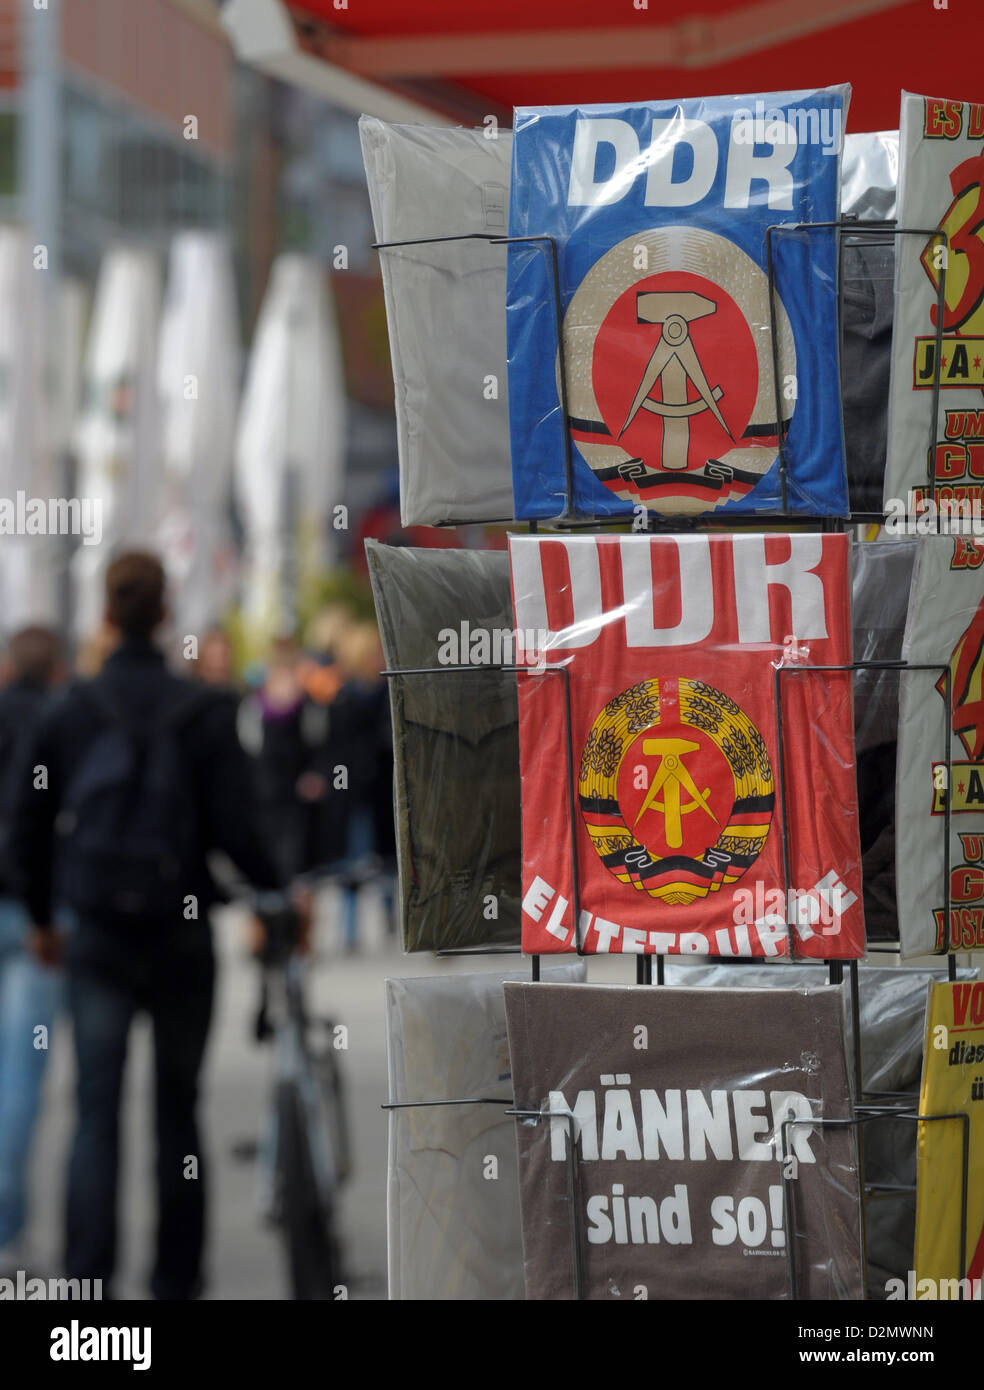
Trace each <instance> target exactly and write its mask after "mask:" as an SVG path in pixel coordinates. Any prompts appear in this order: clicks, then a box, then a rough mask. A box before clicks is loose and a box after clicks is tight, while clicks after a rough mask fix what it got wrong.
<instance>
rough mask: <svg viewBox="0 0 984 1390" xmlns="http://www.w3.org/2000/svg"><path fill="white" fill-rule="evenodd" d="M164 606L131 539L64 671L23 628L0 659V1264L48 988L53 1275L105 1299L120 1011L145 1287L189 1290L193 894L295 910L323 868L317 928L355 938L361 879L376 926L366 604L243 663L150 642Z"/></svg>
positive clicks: (380, 748) (380, 874)
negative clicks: (135, 1071) (331, 915)
mask: <svg viewBox="0 0 984 1390" xmlns="http://www.w3.org/2000/svg"><path fill="white" fill-rule="evenodd" d="M165 624H166V606H165V601H164V577H163V570H162V569H161V567H160V565H159V562H158V561H157V560H156V558H155V557H153V556H149V555H144V554H131V555H129V556H123V557H121V558H119V559H118V560H117V561H116V562H114V565H112V566H111V567H110V570H109V573H108V575H107V605H106V621H105V624H104V627H103V628H102V630H101V631H100V632H99V633H97V634H95V635H94V636H93V638H92V640H91V641H90V642H88V643H86V644H85V645H84V646H83V647H82V649H81V650H80V651H79V652H78V654H77V657H76V661H75V663H74V664H75V670H74V672H73V671H72V669H71V666H70V664H69V663H68V661H67V659H66V654H65V647H64V644H63V642H62V640H61V639H60V637H59V635H58V634H57V633H55V632H53V631H50V630H49V629H47V628H43V627H30V628H25V629H24V630H22V631H19V632H16V633H14V634H12V635H11V636H10V637H9V639H8V641H7V643H6V647H5V650H4V654H3V658H2V663H0V1274H3V1273H5V1272H6V1271H7V1270H8V1269H10V1270H16V1269H18V1268H23V1267H24V1262H25V1258H26V1256H25V1251H24V1247H23V1239H22V1238H23V1234H24V1231H25V1228H26V1225H27V1211H26V1197H25V1194H26V1176H27V1169H28V1162H29V1153H30V1145H31V1139H32V1134H33V1131H34V1128H35V1124H36V1120H37V1116H38V1109H39V1105H40V1098H41V1087H42V1079H43V1073H44V1067H45V1060H46V1058H47V1055H48V1040H49V1035H50V1033H51V1032H52V1030H53V1029H54V1028H55V1026H56V1020H57V1017H58V1014H59V1012H60V1011H61V1010H62V1008H63V1007H64V1006H67V1009H68V1012H69V1014H70V1016H71V1021H72V1032H73V1036H74V1042H75V1052H76V1063H77V1101H78V1121H77V1128H76V1135H75V1142H74V1146H73V1150H72V1156H71V1162H70V1168H69V1176H68V1202H67V1218H66V1272H67V1274H68V1277H69V1278H88V1279H93V1278H99V1279H102V1280H103V1281H104V1284H105V1285H106V1294H105V1296H110V1290H111V1281H112V1276H113V1272H114V1265H115V1253H116V1224H115V1223H116V1216H115V1211H116V1185H117V1165H118V1147H119V1104H120V1094H121V1085H122V1075H123V1070H124V1062H125V1054H126V1041H127V1035H128V1031H129V1027H130V1023H131V1021H132V1018H133V1016H134V1015H135V1013H137V1012H139V1011H141V1010H143V1011H146V1012H148V1013H149V1014H150V1016H151V1020H152V1024H153V1028H154V1042H155V1073H156V1075H155V1089H156V1123H157V1141H158V1173H157V1181H158V1210H159V1230H158V1250H157V1261H156V1264H155V1267H154V1272H153V1275H152V1278H151V1289H152V1292H153V1293H154V1294H155V1296H157V1297H167V1298H187V1297H194V1296H195V1295H196V1294H197V1293H198V1292H199V1291H200V1287H201V1259H202V1248H203V1242H204V1203H205V1196H204V1193H205V1183H204V1180H201V1181H199V1182H196V1183H188V1182H185V1181H183V1180H182V1169H181V1165H182V1163H183V1161H184V1159H185V1158H186V1156H187V1155H188V1154H200V1152H201V1150H200V1145H199V1143H198V1133H197V1128H196V1115H195V1111H196V1104H197V1083H198V1076H199V1072H200V1067H201V1062H202V1058H203V1055H204V1048H205V1041H206V1036H207V1032H208V1027H209V1022H210V1018H211V1009H212V997H213V987H214V961H213V956H212V947H211V938H210V932H209V926H208V920H207V919H208V909H209V908H210V906H211V905H212V904H213V903H215V902H216V901H221V900H222V899H224V898H229V897H232V896H234V895H235V894H236V893H237V892H238V891H242V890H244V889H245V890H246V891H249V890H250V888H251V890H252V891H254V892H256V893H259V894H267V895H268V896H269V895H270V894H273V895H275V896H276V895H280V897H281V898H282V899H283V900H284V901H288V900H292V901H293V902H294V903H295V904H301V905H302V907H301V911H302V915H303V914H304V913H305V912H308V911H309V910H310V906H311V902H312V899H313V898H314V896H315V895H316V892H317V889H318V886H319V885H320V884H322V883H324V882H325V881H327V880H331V881H333V882H334V884H335V885H337V887H338V888H339V889H340V890H341V891H340V897H336V898H333V901H338V902H340V903H341V912H340V920H339V921H338V923H337V930H338V939H339V941H340V943H341V944H342V946H343V947H344V949H345V950H346V951H349V952H354V951H356V950H357V949H358V947H359V905H360V901H361V899H362V893H363V890H364V888H365V886H366V885H367V884H368V883H370V882H373V883H375V884H376V885H377V886H378V888H379V889H381V893H382V899H383V902H384V905H385V909H386V919H387V928H388V930H389V931H390V932H391V933H394V932H395V922H394V916H393V901H394V886H395V885H394V872H395V835H394V824H393V790H392V778H393V751H392V738H391V730H390V720H389V700H388V695H387V690H386V683H385V680H384V679H383V677H382V676H381V671H382V668H383V665H384V661H383V656H382V651H381V648H380V643H379V636H378V632H377V630H376V627H375V624H373V623H372V622H368V621H365V620H364V619H362V618H360V617H359V615H358V614H357V613H356V611H355V610H354V608H353V607H351V606H349V605H348V604H345V603H335V604H333V605H331V606H329V607H326V608H325V609H323V610H322V611H321V612H320V613H318V615H317V616H316V618H315V619H314V620H313V622H311V623H310V624H309V626H308V629H307V630H306V632H305V633H304V634H303V639H301V638H297V637H286V636H285V637H281V638H278V639H276V640H275V641H273V642H272V644H271V646H270V649H269V651H268V653H267V655H266V659H265V660H264V661H262V662H261V663H255V664H253V665H251V666H249V667H247V669H246V670H244V671H240V670H238V669H237V662H236V660H235V655H234V644H233V642H232V640H231V639H230V636H229V634H228V633H227V632H226V631H225V629H223V628H221V627H215V628H212V629H210V630H209V631H207V632H205V633H203V634H201V635H200V636H198V637H196V638H195V639H194V640H193V641H191V642H190V643H189V641H188V636H187V635H185V637H184V638H183V640H182V646H181V650H180V651H179V652H177V653H175V654H174V655H173V656H172V657H170V658H169V657H168V654H167V653H166V652H164V651H163V650H162V644H161V641H160V634H161V632H162V631H163V630H164V628H165ZM176 763H180V764H181V771H180V773H179V772H177V771H176V770H175V767H174V766H171V765H172V764H176ZM141 855H143V856H144V858H143V859H141ZM216 856H218V862H216ZM166 860H170V861H172V863H173V866H174V869H173V873H172V878H173V889H174V892H173V895H172V883H171V881H170V880H169V879H168V876H167V870H166V869H164V868H162V865H163V864H164V862H165V861H166ZM223 862H224V864H225V870H223ZM237 874H238V875H239V877H238V878H237ZM244 881H245V883H244ZM247 885H248V886H249V888H247V887H246V886H247ZM189 888H193V889H194V892H193V893H191V894H190V895H189V891H188V890H189ZM189 902H193V903H194V904H195V910H194V911H193V912H190V913H189V911H188V908H187V904H188V903H189ZM182 904H183V905H184V906H183V907H182ZM199 904H200V906H201V912H199ZM202 919H204V920H202ZM61 967H64V968H61Z"/></svg>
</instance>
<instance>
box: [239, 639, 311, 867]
mask: <svg viewBox="0 0 984 1390" xmlns="http://www.w3.org/2000/svg"><path fill="white" fill-rule="evenodd" d="M300 660H301V654H300V652H299V650H298V648H297V644H296V643H295V641H294V640H293V638H289V637H282V638H277V639H276V640H275V641H274V642H273V644H272V646H271V651H270V657H269V661H268V664H267V669H266V675H265V677H264V680H263V683H262V685H261V686H260V688H259V690H257V691H255V692H254V693H253V694H252V695H250V696H248V697H247V699H246V702H245V705H244V709H243V711H242V714H241V717H240V732H241V736H242V741H243V744H244V746H245V747H246V749H247V750H248V752H249V753H250V754H251V755H252V757H253V762H254V779H255V787H256V797H257V806H258V810H259V815H260V819H261V823H262V826H263V833H264V837H265V839H266V842H267V844H269V845H270V848H271V852H272V854H273V855H274V856H275V858H276V862H277V864H278V866H279V869H280V872H281V874H282V875H283V878H284V880H285V881H286V882H290V881H291V880H292V879H294V878H296V876H297V875H298V874H299V873H300V872H301V871H302V869H303V867H304V864H303V860H304V845H305V838H306V828H305V827H306V816H305V809H304V806H303V803H302V800H301V799H300V797H299V796H298V792H297V782H298V778H299V777H300V776H301V775H302V773H303V772H304V769H305V765H306V760H307V756H308V755H307V748H306V742H305V730H304V707H305V695H304V689H303V687H302V685H301V682H300V674H299V666H300Z"/></svg>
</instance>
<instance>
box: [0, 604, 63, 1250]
mask: <svg viewBox="0 0 984 1390" xmlns="http://www.w3.org/2000/svg"><path fill="white" fill-rule="evenodd" d="M5 664H6V668H7V674H8V684H7V685H6V686H5V688H4V689H3V690H2V691H0V1274H6V1273H8V1272H9V1271H13V1270H17V1269H23V1268H25V1266H26V1263H27V1254H26V1251H25V1249H24V1245H23V1235H24V1231H25V1228H26V1224H27V1193H26V1187H27V1165H28V1160H29V1157H30V1151H31V1140H32V1138H33V1135H34V1128H35V1123H36V1121H37V1117H38V1111H39V1109H40V1104H41V1088H42V1081H43V1078H44V1069H45V1063H46V1061H47V1058H48V1049H49V1046H50V1042H51V1035H52V1029H53V1027H54V1023H55V1016H56V1014H57V1012H58V1008H59V1003H60V998H61V988H62V980H61V977H60V975H58V974H56V973H55V972H53V971H49V970H44V969H43V968H42V967H41V965H39V963H38V962H37V961H36V960H35V959H34V957H33V956H32V955H31V953H30V952H29V951H28V949H27V943H28V935H29V932H30V927H31V922H30V918H29V917H28V915H27V912H26V911H25V909H24V906H23V903H22V902H21V901H20V899H19V898H18V897H17V896H16V895H15V894H16V886H17V885H16V871H15V866H14V864H13V863H12V862H11V859H10V853H9V842H10V836H11V831H12V828H13V824H14V815H15V810H14V803H15V800H16V790H17V785H18V779H19V777H20V766H21V764H22V763H23V760H24V758H25V757H26V753H27V745H28V743H29V741H30V738H31V734H32V732H33V730H34V728H35V726H36V724H37V721H38V719H39V717H40V715H41V712H42V710H43V709H44V707H45V703H46V701H47V700H48V698H49V692H50V691H51V689H52V687H53V686H54V685H55V683H56V681H57V680H58V679H59V678H60V677H61V674H62V670H61V651H60V645H59V641H58V638H57V636H56V634H55V633H54V632H52V631H51V630H50V629H49V628H46V627H26V628H22V629H21V630H20V631H19V632H16V633H14V635H13V637H11V639H10V642H9V644H8V646H7V653H6V663H5Z"/></svg>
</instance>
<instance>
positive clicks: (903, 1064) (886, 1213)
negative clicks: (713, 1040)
mask: <svg viewBox="0 0 984 1390" xmlns="http://www.w3.org/2000/svg"><path fill="white" fill-rule="evenodd" d="M944 973H945V972H944ZM942 978H943V975H941V974H940V972H939V971H936V972H932V971H929V970H918V969H909V968H902V969H879V968H877V967H872V966H864V965H862V966H861V967H860V969H859V971H858V979H859V984H860V995H859V1005H860V1019H861V1074H862V1084H863V1087H864V1092H865V1098H866V1099H867V1100H868V1101H869V1102H871V1101H877V1100H891V1099H893V1098H894V1099H898V1100H904V1097H905V1095H906V1094H908V1095H911V1097H912V1104H913V1106H915V1104H916V1102H917V1100H918V1097H919V1077H920V1074H921V1070H922V1059H923V1048H924V1042H925V1034H926V987H927V985H928V984H929V982H930V981H931V980H940V979H942ZM959 978H960V979H961V980H962V981H963V980H975V979H976V978H977V972H976V971H973V970H961V971H960V972H959ZM824 979H825V972H824V970H823V967H822V966H817V965H812V966H811V965H792V964H789V963H787V962H785V961H780V962H777V963H776V964H774V965H770V966H756V965H743V966H741V967H740V968H739V969H736V968H735V967H734V966H727V965H712V966H703V965H685V964H683V963H682V962H681V963H676V962H668V963H667V966H666V983H667V985H669V986H684V987H686V988H703V989H748V988H752V989H759V988H780V989H787V988H796V989H810V988H815V987H816V986H817V985H820V984H822V983H823V982H824ZM841 995H842V1002H843V1005H844V1027H845V1030H846V1037H847V1049H848V1056H849V1057H851V1058H852V1059H853V1056H854V1041H853V1039H854V1020H853V1016H852V1009H851V995H850V990H849V988H848V987H847V986H845V987H844V989H843V990H842V991H841ZM893 1093H894V1094H893ZM855 1099H858V1097H857V1096H856V1097H855ZM864 1169H865V1182H866V1183H867V1184H868V1185H869V1186H871V1187H873V1188H875V1189H877V1190H876V1191H873V1192H871V1193H870V1194H869V1196H868V1200H867V1203H866V1206H865V1255H866V1259H867V1285H868V1287H867V1294H868V1297H869V1298H872V1299H884V1298H886V1297H887V1294H888V1287H887V1285H888V1280H889V1279H902V1280H903V1281H905V1280H906V1279H907V1277H908V1271H909V1270H910V1269H911V1268H912V1248H913V1239H914V1233H915V1221H916V1194H915V1182H916V1126H915V1125H914V1124H912V1123H911V1122H910V1121H893V1120H879V1121H877V1122H875V1123H872V1124H867V1125H866V1126H865V1133H864Z"/></svg>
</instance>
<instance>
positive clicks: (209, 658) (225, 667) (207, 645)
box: [193, 627, 236, 690]
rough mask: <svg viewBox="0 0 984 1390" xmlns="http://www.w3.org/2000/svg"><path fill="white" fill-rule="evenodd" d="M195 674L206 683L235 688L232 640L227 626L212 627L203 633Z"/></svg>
mask: <svg viewBox="0 0 984 1390" xmlns="http://www.w3.org/2000/svg"><path fill="white" fill-rule="evenodd" d="M193 674H194V675H195V676H197V677H198V679H199V680H200V681H204V682H205V684H206V685H214V686H218V687H219V688H220V689H225V690H234V689H235V684H236V680H235V661H234V659H233V651H232V642H231V641H230V640H229V634H228V633H227V632H226V630H225V628H222V627H210V628H209V629H208V630H207V632H205V633H203V635H202V640H201V641H200V642H199V644H198V660H197V661H196V662H195V664H194V668H193Z"/></svg>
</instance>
